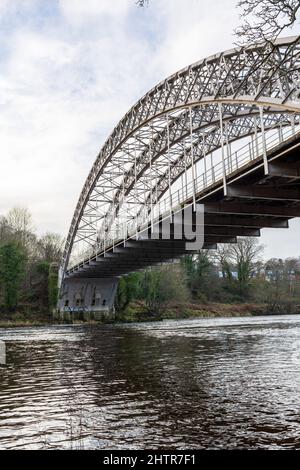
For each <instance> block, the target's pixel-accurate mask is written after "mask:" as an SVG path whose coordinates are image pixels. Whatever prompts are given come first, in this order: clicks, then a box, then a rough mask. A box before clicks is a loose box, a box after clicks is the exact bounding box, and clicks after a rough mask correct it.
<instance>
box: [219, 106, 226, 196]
mask: <svg viewBox="0 0 300 470" xmlns="http://www.w3.org/2000/svg"><path fill="white" fill-rule="evenodd" d="M218 108H219V121H220V139H221V149H222V170H223V171H222V173H223V191H224V196H226V195H227V183H226V167H225V155H224V129H223V115H222V104H221V103H219V106H218Z"/></svg>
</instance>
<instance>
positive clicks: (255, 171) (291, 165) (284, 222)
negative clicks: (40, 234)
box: [59, 135, 300, 310]
mask: <svg viewBox="0 0 300 470" xmlns="http://www.w3.org/2000/svg"><path fill="white" fill-rule="evenodd" d="M299 148H300V138H299V135H298V136H295V137H292V138H290V139H289V141H286V142H284V143H282V144H281V145H279V146H278V147H276V148H275V149H273V150H272V151H270V152H269V154H268V155H267V159H268V168H267V169H266V166H265V165H264V164H263V162H262V160H261V158H257V159H255V160H253V161H251V162H249V164H248V165H247V168H245V167H243V169H242V170H237V171H236V172H235V173H232V174H231V175H230V177H228V180H227V181H226V188H224V186H223V183H222V182H221V183H220V182H218V183H216V186H215V187H214V188H210V189H209V191H208V192H207V194H203V193H201V197H200V195H197V202H199V203H201V204H204V239H203V241H204V244H203V248H206V249H215V248H216V247H217V244H218V243H236V241H237V237H238V236H251V237H253V236H254V237H256V236H259V235H260V230H261V229H262V228H288V226H289V220H290V219H292V218H294V217H299V216H300V152H299ZM185 203H192V201H191V200H190V201H185ZM181 210H183V209H181ZM193 224H194V227H193V228H194V229H195V228H196V227H195V224H196V214H195V212H193ZM154 228H155V229H156V238H155V239H153V238H152V239H151V238H149V234H150V227H149V228H148V229H146V230H145V231H144V232H142V233H140V234H139V239H133V238H132V239H129V240H126V241H125V242H124V243H121V244H118V245H117V246H114V247H112V246H111V247H108V249H107V250H106V252H105V253H102V254H100V255H97V256H94V257H93V258H91V259H90V260H88V261H86V262H84V263H82V264H81V265H79V266H76V267H75V268H73V269H71V270H69V271H68V272H67V273H66V277H65V280H64V286H63V288H62V289H61V298H60V301H59V308H60V309H64V308H65V307H67V308H76V307H79V306H80V305H84V307H85V308H86V309H87V310H111V309H112V308H113V302H114V296H115V292H116V287H117V281H118V278H119V276H122V275H124V274H127V273H130V272H133V271H137V270H142V269H144V268H146V267H147V266H153V265H156V264H161V263H164V262H170V260H174V259H176V258H178V257H180V256H182V255H184V254H185V253H186V252H187V251H186V240H185V239H184V238H182V239H176V235H175V234H174V224H173V223H172V224H171V226H170V228H171V236H170V239H168V240H165V239H162V229H161V222H159V223H158V224H156V225H155V227H154ZM175 233H176V231H175ZM188 253H192V251H190V250H189V251H188Z"/></svg>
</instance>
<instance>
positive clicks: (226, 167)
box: [127, 125, 299, 235]
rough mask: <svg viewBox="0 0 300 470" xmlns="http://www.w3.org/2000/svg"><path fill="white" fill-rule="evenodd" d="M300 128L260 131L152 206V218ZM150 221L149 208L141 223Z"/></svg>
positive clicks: (257, 157) (260, 155) (163, 214)
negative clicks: (222, 159)
mask: <svg viewBox="0 0 300 470" xmlns="http://www.w3.org/2000/svg"><path fill="white" fill-rule="evenodd" d="M297 132H299V131H298V130H296V127H295V126H293V125H292V126H291V127H286V128H281V127H280V128H276V129H271V130H268V132H266V133H265V134H260V135H258V136H257V138H252V139H251V141H250V142H248V143H247V144H245V145H243V146H242V147H240V148H239V149H238V150H236V151H234V152H232V153H230V155H228V156H227V157H226V158H224V161H220V162H218V163H217V164H215V165H213V166H212V167H211V168H209V169H208V170H207V171H206V172H203V173H202V174H201V175H199V176H198V177H197V178H196V179H195V180H194V181H190V182H189V183H188V184H187V185H185V186H183V187H181V188H179V189H178V190H177V191H175V192H174V193H172V194H171V195H167V196H166V197H165V198H163V199H162V200H161V201H159V202H158V203H157V204H155V205H154V207H153V214H152V219H153V220H154V221H157V220H158V218H159V217H162V218H164V217H167V216H168V214H170V212H171V211H172V210H175V209H176V207H178V206H181V205H182V204H184V202H185V201H188V200H191V199H192V198H193V197H195V199H198V197H199V195H200V194H201V193H202V192H204V191H205V190H207V189H209V188H212V187H213V186H214V185H215V184H219V183H220V182H221V181H222V180H223V176H224V173H225V177H226V178H227V177H230V176H232V175H233V174H234V173H235V172H236V171H237V170H241V169H243V167H244V166H247V165H248V164H249V163H250V162H252V161H254V160H263V155H264V152H266V153H267V152H269V151H270V150H272V149H273V148H275V147H277V146H278V145H279V144H280V143H281V142H283V141H285V140H287V139H288V138H290V137H292V136H293V135H295V134H296V133H297ZM148 223H149V208H148V209H147V214H143V217H142V218H141V219H139V220H138V226H143V225H144V224H148ZM135 226H136V222H135V221H134V222H133V223H131V224H130V225H128V226H127V231H128V232H129V233H130V234H131V235H133V234H134V227H135Z"/></svg>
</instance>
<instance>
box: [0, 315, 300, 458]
mask: <svg viewBox="0 0 300 470" xmlns="http://www.w3.org/2000/svg"><path fill="white" fill-rule="evenodd" d="M0 340H2V341H5V344H6V351H7V364H6V366H0V449H106V450H108V449H167V448H168V449H188V448H191V449H218V448H221V449H250V448H256V449H296V448H300V316H273V317H252V318H218V319H197V320H180V321H171V320H170V321H164V322H155V323H139V324H132V325H103V326H101V325H99V326H90V325H82V326H73V325H62V326H61V325H58V326H52V327H30V328H27V327H26V328H13V329H0Z"/></svg>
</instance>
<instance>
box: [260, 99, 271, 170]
mask: <svg viewBox="0 0 300 470" xmlns="http://www.w3.org/2000/svg"><path fill="white" fill-rule="evenodd" d="M259 115H260V129H261V134H262V143H263V160H264V170H265V175H268V174H269V164H268V159H267V144H266V133H265V126H264V111H263V107H262V106H259Z"/></svg>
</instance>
